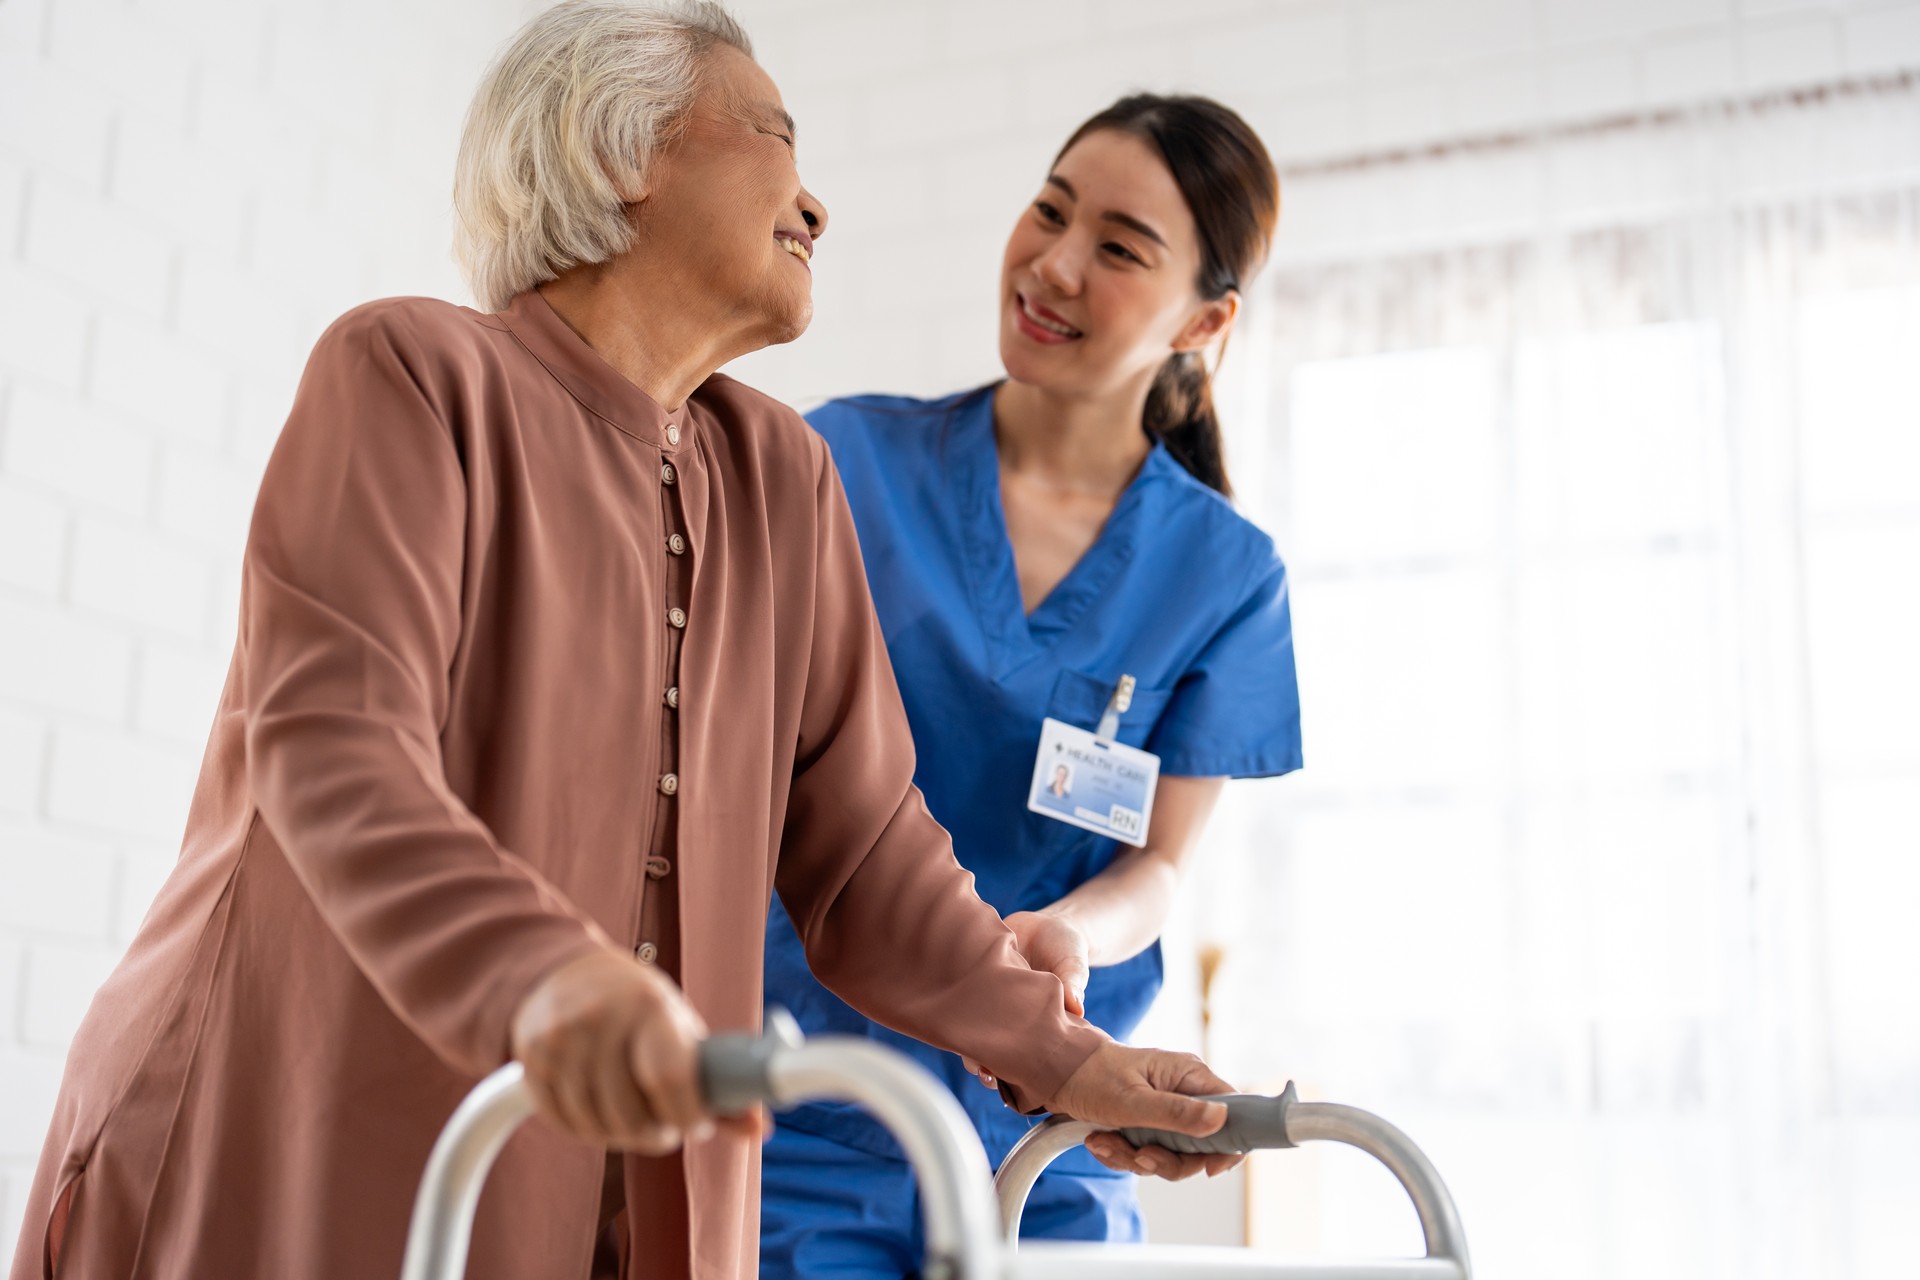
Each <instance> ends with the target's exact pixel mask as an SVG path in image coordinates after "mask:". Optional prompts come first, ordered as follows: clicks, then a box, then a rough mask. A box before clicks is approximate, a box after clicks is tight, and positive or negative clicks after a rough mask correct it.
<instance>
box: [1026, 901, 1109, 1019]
mask: <svg viewBox="0 0 1920 1280" xmlns="http://www.w3.org/2000/svg"><path fill="white" fill-rule="evenodd" d="M1006 925H1007V928H1009V929H1011V930H1013V940H1014V942H1015V943H1016V944H1017V945H1018V946H1019V948H1020V954H1021V955H1022V956H1024V957H1025V958H1026V961H1027V965H1028V967H1029V968H1033V969H1041V970H1044V971H1046V972H1047V973H1051V974H1052V975H1053V976H1054V977H1056V978H1058V979H1060V983H1061V985H1062V986H1064V987H1065V988H1066V989H1067V1012H1068V1013H1070V1014H1072V1015H1073V1016H1074V1017H1076V1018H1080V1017H1085V1016H1086V1012H1087V1008H1086V997H1087V978H1088V976H1089V975H1090V974H1091V973H1092V972H1093V970H1092V968H1091V966H1090V965H1089V963H1088V956H1089V955H1090V954H1091V953H1090V951H1089V949H1088V945H1087V935H1086V934H1084V933H1082V932H1081V931H1080V929H1079V927H1078V926H1077V925H1075V924H1073V923H1072V922H1070V921H1069V920H1067V919H1066V918H1065V917H1064V916H1055V915H1048V914H1047V913H1046V912H1044V911H1016V912H1014V913H1013V914H1012V915H1010V916H1008V917H1007V919H1006Z"/></svg>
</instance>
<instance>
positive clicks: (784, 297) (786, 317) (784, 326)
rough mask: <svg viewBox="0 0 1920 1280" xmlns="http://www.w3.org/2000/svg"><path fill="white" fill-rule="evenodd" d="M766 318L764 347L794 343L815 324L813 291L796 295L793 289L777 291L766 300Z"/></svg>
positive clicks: (808, 290) (809, 290)
mask: <svg viewBox="0 0 1920 1280" xmlns="http://www.w3.org/2000/svg"><path fill="white" fill-rule="evenodd" d="M765 316H766V322H765V325H764V326H763V330H762V332H763V333H764V334H765V340H764V341H763V342H762V343H761V345H762V346H768V347H777V346H780V345H781V344H783V343H787V342H792V341H793V340H794V339H795V338H798V337H799V336H800V335H801V334H803V333H805V332H806V331H807V326H808V325H810V324H812V323H813V291H812V290H811V289H806V290H804V291H801V292H798V293H796V292H795V291H794V290H793V289H791V288H787V289H781V290H778V291H776V292H775V294H774V296H773V297H771V298H768V299H767V300H766V307H765Z"/></svg>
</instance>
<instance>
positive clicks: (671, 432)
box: [667, 425, 680, 444]
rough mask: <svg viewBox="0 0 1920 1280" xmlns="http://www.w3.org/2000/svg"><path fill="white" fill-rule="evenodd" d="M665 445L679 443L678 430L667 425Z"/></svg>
mask: <svg viewBox="0 0 1920 1280" xmlns="http://www.w3.org/2000/svg"><path fill="white" fill-rule="evenodd" d="M667 443H668V444H679V443H680V428H678V427H676V426H672V425H669V426H668V427H667Z"/></svg>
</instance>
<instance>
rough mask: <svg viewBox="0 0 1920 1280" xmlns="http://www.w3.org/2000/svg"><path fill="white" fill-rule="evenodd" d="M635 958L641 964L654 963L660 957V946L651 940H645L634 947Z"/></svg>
mask: <svg viewBox="0 0 1920 1280" xmlns="http://www.w3.org/2000/svg"><path fill="white" fill-rule="evenodd" d="M633 958H634V959H635V960H638V961H639V962H640V963H641V964H652V963H653V962H654V961H655V960H658V959H659V958H660V948H658V947H656V946H654V945H653V944H652V943H651V942H643V943H641V944H640V945H639V946H638V947H636V948H634V952H633Z"/></svg>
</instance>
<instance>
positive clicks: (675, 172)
mask: <svg viewBox="0 0 1920 1280" xmlns="http://www.w3.org/2000/svg"><path fill="white" fill-rule="evenodd" d="M634 216H635V223H636V226H637V228H638V231H639V238H638V242H637V247H641V248H643V250H644V252H646V253H647V255H648V256H649V257H650V258H651V259H652V260H653V261H655V262H657V263H660V264H663V267H664V268H665V270H666V271H667V272H668V273H669V274H670V278H671V279H672V281H673V286H674V287H673V293H674V302H675V303H676V304H677V305H682V306H686V307H690V308H693V309H694V310H695V311H696V312H698V313H701V318H702V319H703V320H704V321H708V322H711V323H713V324H714V325H716V326H719V327H720V328H721V329H722V330H723V331H724V332H726V333H727V334H728V335H729V336H736V335H737V336H738V337H739V338H741V339H743V340H744V343H745V346H744V348H743V349H749V350H750V349H753V348H755V347H762V346H769V345H772V344H774V343H780V342H791V341H793V340H794V339H795V338H797V337H799V336H800V335H801V334H802V333H804V332H805V331H806V328H807V323H808V321H810V320H811V319H812V318H813V271H812V266H811V264H810V261H809V259H810V258H811V257H812V254H813V246H814V242H815V241H816V240H818V239H819V238H820V237H821V236H822V235H823V234H825V232H826V228H827V211H826V209H825V208H824V207H823V206H822V205H821V204H820V202H819V201H817V200H815V199H814V198H813V196H812V195H811V194H810V193H809V192H808V191H807V189H806V188H805V187H803V186H801V185H800V173H799V170H798V168H797V167H796V166H795V163H794V130H793V121H792V120H791V119H790V118H789V117H788V115H787V112H786V109H785V107H784V106H783V105H782V104H781V101H780V91H779V90H778V89H777V88H775V87H774V83H773V81H772V79H771V78H769V77H768V75H767V73H766V72H765V71H763V70H761V68H760V65H759V64H758V63H756V62H754V60H753V59H751V58H749V57H747V55H746V54H744V53H741V52H740V51H739V50H738V49H735V48H733V47H731V46H729V45H719V46H716V47H715V48H714V49H713V50H711V51H710V52H709V53H708V54H707V55H706V62H705V65H704V66H703V68H702V71H701V83H700V91H699V95H698V96H697V97H696V98H695V99H694V103H693V106H692V107H691V108H690V109H689V111H688V116H687V119H686V121H685V124H684V132H683V133H682V134H681V136H680V137H679V138H678V139H677V140H676V141H674V142H673V143H672V145H670V146H669V147H668V149H667V150H666V151H665V153H664V154H662V155H661V156H660V158H659V159H658V160H657V161H656V162H655V164H654V166H653V171H652V173H651V175H650V176H649V181H648V186H647V190H646V192H645V195H644V198H643V199H642V200H641V202H640V203H639V205H638V206H637V208H636V212H635V215H634Z"/></svg>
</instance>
